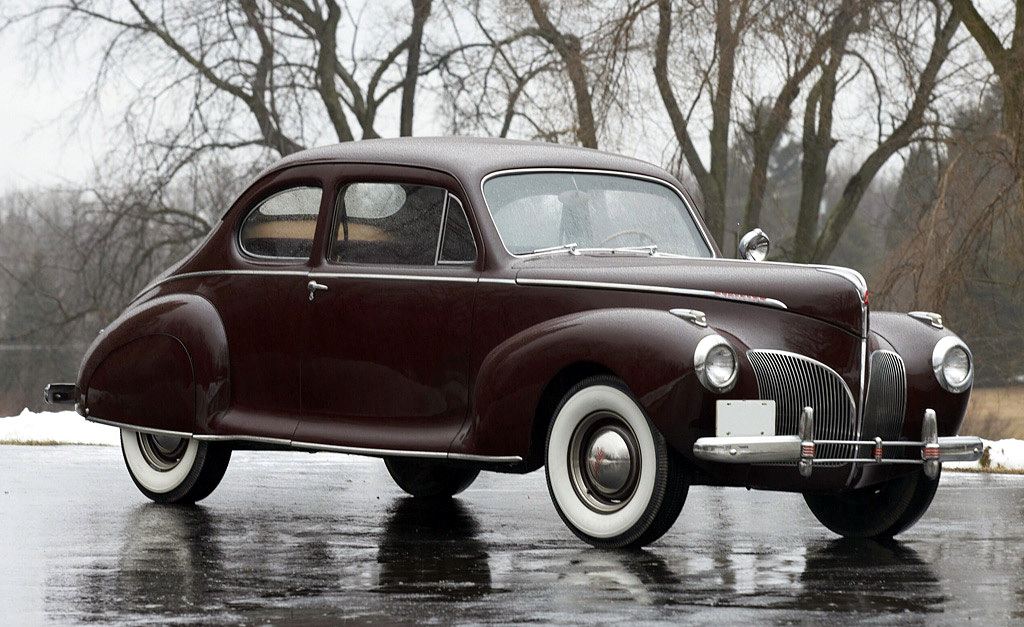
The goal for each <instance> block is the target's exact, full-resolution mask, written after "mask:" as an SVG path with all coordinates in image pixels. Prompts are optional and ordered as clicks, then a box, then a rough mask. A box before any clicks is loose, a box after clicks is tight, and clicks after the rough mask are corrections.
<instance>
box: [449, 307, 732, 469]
mask: <svg viewBox="0 0 1024 627" xmlns="http://www.w3.org/2000/svg"><path fill="white" fill-rule="evenodd" d="M712 333H714V331H713V330H712V329H708V328H701V327H698V326H696V325H694V324H692V323H690V322H686V321H684V320H682V319H680V318H678V317H676V316H674V315H673V314H670V313H668V312H667V311H658V310H652V309H601V310H591V311H585V312H579V313H573V314H570V315H566V316H562V317H559V318H553V319H551V320H547V321H545V322H542V323H540V324H538V325H536V326H533V327H529V328H527V329H525V330H523V331H521V332H519V333H517V334H515V335H513V336H512V337H510V338H508V339H507V340H506V341H504V342H502V343H501V344H499V345H498V346H496V347H495V348H494V349H493V350H492V351H491V352H490V353H489V354H488V355H487V356H486V357H485V358H484V359H483V361H482V363H481V366H480V369H479V371H478V373H477V377H476V380H475V382H474V387H473V403H472V408H471V411H470V419H469V422H468V424H467V428H466V429H465V430H464V436H463V437H462V438H461V440H460V441H457V442H456V443H455V448H457V449H460V450H461V451H464V452H470V453H475V454H479V455H495V456H511V455H518V456H520V457H523V458H524V459H526V458H528V457H529V456H530V449H531V445H532V444H533V442H531V440H532V437H531V436H532V434H533V432H534V420H535V418H537V419H539V420H544V421H546V420H548V419H549V418H550V416H537V409H538V406H539V404H540V401H541V396H542V394H543V393H544V391H545V389H546V388H547V386H548V384H549V383H551V382H552V381H553V380H554V379H555V378H556V376H558V375H559V373H562V372H564V371H566V370H567V369H570V368H572V367H573V366H575V365H578V364H586V365H587V366H589V367H591V368H598V371H606V372H610V373H612V374H614V375H615V376H617V377H619V378H620V379H622V380H623V382H625V384H626V385H627V386H628V387H629V389H630V390H631V391H632V392H633V394H634V396H636V398H637V399H638V400H639V401H640V404H641V405H642V406H643V408H644V410H645V411H646V412H647V415H648V416H650V417H651V419H652V421H653V422H654V424H655V426H657V428H658V429H659V430H660V431H661V433H662V434H663V435H664V436H665V438H666V439H667V440H668V442H669V443H670V444H671V445H672V446H674V447H675V448H676V449H677V450H679V451H681V452H683V453H684V454H686V453H688V451H689V448H688V446H692V441H693V437H692V435H691V434H692V433H693V430H694V428H695V425H694V424H691V423H692V422H695V421H697V420H698V419H699V418H700V416H701V413H702V411H701V410H702V407H703V404H704V402H705V399H706V397H707V394H706V393H705V390H704V388H703V386H702V385H701V384H700V382H699V381H698V380H697V377H696V375H695V374H694V371H693V363H692V362H693V352H694V349H695V348H696V346H697V342H698V341H700V339H701V338H702V337H704V336H705V335H709V334H712ZM541 444H542V443H541Z"/></svg>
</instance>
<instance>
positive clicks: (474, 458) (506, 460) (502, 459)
mask: <svg viewBox="0 0 1024 627" xmlns="http://www.w3.org/2000/svg"><path fill="white" fill-rule="evenodd" d="M448 459H456V460H460V461H467V462H490V463H493V464H518V463H519V462H521V461H523V458H522V457H520V456H518V455H470V454H469V453H448Z"/></svg>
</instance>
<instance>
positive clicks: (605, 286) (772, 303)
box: [516, 277, 788, 309]
mask: <svg viewBox="0 0 1024 627" xmlns="http://www.w3.org/2000/svg"><path fill="white" fill-rule="evenodd" d="M516 283H518V284H519V285H529V286H535V287H581V288H584V289H595V290H620V291H624V292H651V293H654V294H678V295H681V296H699V297H701V298H717V299H719V300H730V301H737V302H741V303H751V304H754V305H767V306H769V307H775V308H777V309H788V307H786V303H784V302H782V301H781V300H776V299H774V298H765V297H763V296H748V295H745V294H731V293H728V292H712V291H711V290H693V289H688V288H685V287H662V286H659V285H637V284H633V283H603V282H600V281H571V280H566V279H530V278H522V277H518V278H516Z"/></svg>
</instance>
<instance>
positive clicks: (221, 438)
mask: <svg viewBox="0 0 1024 627" xmlns="http://www.w3.org/2000/svg"><path fill="white" fill-rule="evenodd" d="M192 439H194V440H202V441H204V442H233V441H241V442H259V443H260V444H277V445H278V446H291V445H292V441H291V440H285V439H283V438H265V437H262V436H258V435H210V434H203V433H200V434H197V435H193V436H192Z"/></svg>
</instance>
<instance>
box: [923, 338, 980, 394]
mask: <svg viewBox="0 0 1024 627" xmlns="http://www.w3.org/2000/svg"><path fill="white" fill-rule="evenodd" d="M954 349H959V350H962V351H963V352H964V353H965V354H966V355H967V376H966V377H964V379H963V381H960V382H959V383H958V382H955V381H950V380H949V379H948V378H947V377H946V369H945V367H944V364H945V361H946V355H947V354H949V351H951V350H954ZM932 371H933V372H934V373H935V379H936V380H937V381H938V382H939V385H940V386H942V389H944V390H946V391H947V392H952V393H954V394H959V393H960V392H963V391H964V390H967V389H970V387H971V385H973V384H974V355H972V354H971V349H969V348H967V344H964V342H963V340H961V339H960V338H958V337H956V336H954V335H947V336H946V337H944V338H942V339H941V340H939V341H938V342H936V343H935V348H934V349H932Z"/></svg>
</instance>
